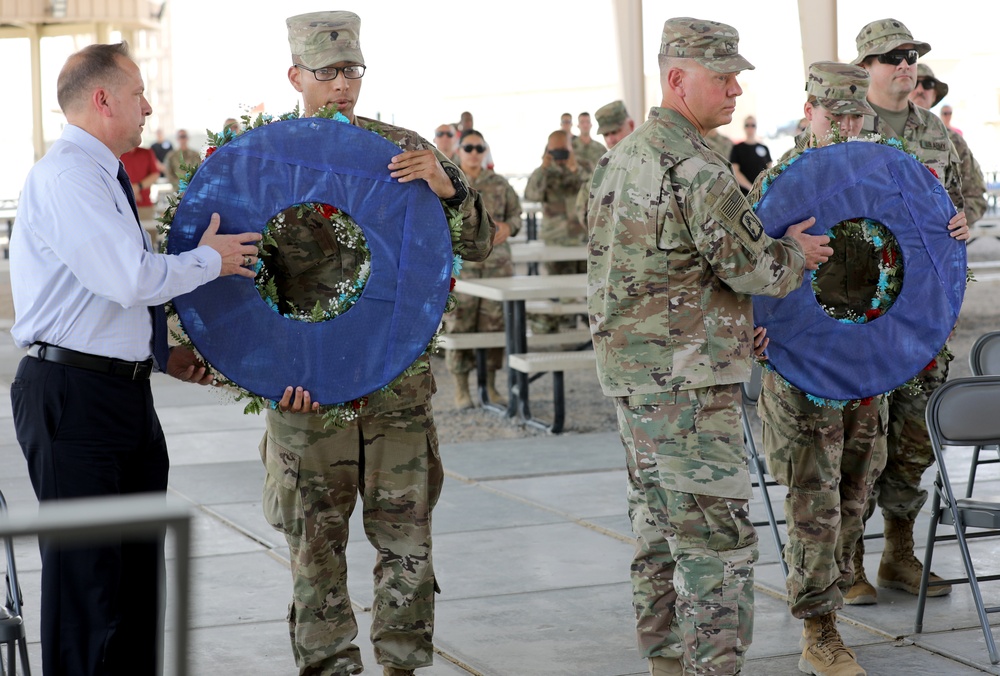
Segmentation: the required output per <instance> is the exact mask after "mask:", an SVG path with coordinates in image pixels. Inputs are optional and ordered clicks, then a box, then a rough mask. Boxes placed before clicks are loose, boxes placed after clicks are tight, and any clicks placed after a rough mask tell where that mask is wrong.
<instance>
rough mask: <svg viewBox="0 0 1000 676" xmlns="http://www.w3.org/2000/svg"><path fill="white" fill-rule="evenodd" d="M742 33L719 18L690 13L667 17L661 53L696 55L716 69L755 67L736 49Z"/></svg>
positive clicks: (732, 71) (706, 66)
mask: <svg viewBox="0 0 1000 676" xmlns="http://www.w3.org/2000/svg"><path fill="white" fill-rule="evenodd" d="M739 43H740V34H739V32H738V31H737V30H736V29H735V28H733V27H732V26H727V25H726V24H724V23H719V22H718V21H705V20H703V19H692V18H690V17H675V18H673V19H667V21H666V23H664V24H663V37H662V38H661V40H660V54H662V55H664V56H676V57H680V58H685V59H694V60H695V61H697V62H698V63H700V64H701V65H703V66H705V68H708V69H709V70H714V71H715V72H716V73H735V72H738V71H741V70H753V65H752V64H751V63H750V62H749V61H747V60H746V59H744V58H743V57H742V56H740V55H739V52H738V51H737V50H738V48H739Z"/></svg>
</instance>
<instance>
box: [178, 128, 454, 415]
mask: <svg viewBox="0 0 1000 676" xmlns="http://www.w3.org/2000/svg"><path fill="white" fill-rule="evenodd" d="M399 153H400V149H399V148H398V147H397V146H396V145H394V144H393V143H391V142H389V141H387V140H385V139H384V138H382V137H381V136H379V135H377V134H375V133H372V132H370V131H366V130H364V129H361V128H358V127H355V126H354V125H351V124H344V123H341V122H334V121H332V120H327V119H323V118H304V119H294V120H284V121H281V122H275V123H273V124H269V125H267V126H263V127H259V128H257V129H253V130H251V131H248V132H246V133H244V134H241V135H239V136H238V137H236V138H235V139H234V140H232V141H230V142H228V143H226V144H225V145H224V146H222V147H220V148H219V149H218V150H217V151H216V152H215V153H213V154H212V155H211V157H209V158H208V159H207V160H206V161H205V162H204V163H203V164H202V166H201V167H199V169H198V171H197V172H196V173H195V175H194V178H193V179H192V181H191V184H190V185H189V186H188V188H187V191H186V192H185V193H184V199H183V200H181V202H180V205H179V206H178V207H177V212H176V214H175V215H174V218H173V222H172V224H171V226H170V237H169V240H168V250H167V252H168V253H171V254H176V253H180V252H183V251H188V250H190V249H193V248H195V247H196V246H197V244H198V241H199V240H200V239H201V236H202V235H203V234H204V232H205V229H206V228H207V226H208V222H209V220H210V218H211V215H212V213H213V212H218V213H219V214H220V215H221V217H222V224H221V227H220V229H219V232H220V233H222V234H236V233H240V232H246V231H261V230H263V229H264V227H265V225H266V224H267V221H268V220H269V219H270V218H271V217H272V216H274V215H275V214H277V213H278V212H280V211H283V210H285V209H287V208H289V207H291V206H293V205H296V204H301V203H309V202H313V203H324V204H330V205H333V206H336V207H337V208H339V209H342V210H343V211H345V212H346V213H348V214H350V215H351V217H352V218H353V219H354V220H355V222H357V224H358V225H359V226H360V227H361V230H362V231H363V232H364V236H365V238H366V240H367V243H368V247H369V249H370V251H371V274H370V276H369V278H368V280H367V283H366V284H365V288H364V291H363V292H362V294H361V297H360V298H359V299H358V301H357V303H355V305H354V306H353V307H351V308H350V309H349V310H348V311H346V312H345V313H343V314H342V315H339V316H337V317H334V318H333V319H330V320H328V321H324V322H318V323H307V322H301V321H296V320H293V319H289V318H286V317H283V316H281V315H280V314H278V313H276V312H275V311H274V310H272V309H271V308H269V307H268V306H267V304H266V303H265V302H264V301H263V300H262V299H261V297H260V294H259V293H258V291H257V288H256V286H255V285H254V282H253V280H251V279H248V278H245V277H240V276H235V275H234V276H229V277H220V278H219V279H216V280H215V281H213V282H211V283H209V284H206V285H204V286H201V287H199V288H198V289H196V290H195V291H193V292H191V293H189V294H186V295H184V296H180V297H178V298H176V299H174V306H175V308H176V309H177V312H178V315H179V316H180V318H181V322H182V323H183V326H184V329H185V331H186V332H187V334H188V336H189V337H190V339H191V342H192V343H193V344H194V345H195V347H197V349H198V351H199V352H200V353H201V354H202V355H203V356H204V357H205V359H206V360H207V361H208V362H209V363H210V364H212V366H214V367H215V368H217V369H218V370H219V371H220V372H221V373H223V374H224V375H225V376H226V377H227V378H229V379H230V380H232V381H233V382H235V383H237V384H238V385H239V386H241V387H243V388H245V389H247V390H249V391H250V392H254V393H256V394H258V395H260V396H263V397H265V398H267V399H271V400H277V399H280V398H281V396H282V394H283V393H284V389H285V387H286V386H288V385H301V386H302V387H304V388H305V389H307V390H308V391H309V392H310V394H311V395H312V399H313V401H318V402H320V403H321V404H338V403H342V402H348V401H352V400H354V399H357V398H359V397H362V396H364V395H367V394H369V393H371V392H375V391H377V390H378V389H380V388H382V387H384V386H385V385H387V384H389V383H390V382H392V381H393V380H394V379H395V378H396V377H397V376H398V375H399V374H401V373H402V372H403V371H404V370H405V369H406V368H407V367H408V366H410V364H412V363H413V361H414V360H416V359H417V358H418V357H419V356H420V355H421V354H423V352H424V350H425V349H426V348H427V344H428V342H429V341H430V340H431V338H433V336H434V334H435V332H436V331H437V328H438V325H439V323H440V321H441V316H442V314H443V312H444V307H445V303H446V301H447V298H448V290H449V283H450V279H451V271H452V244H451V235H450V232H449V229H448V222H447V220H446V218H445V215H444V211H443V210H442V207H441V202H440V200H439V199H438V198H437V196H435V195H434V193H433V192H431V190H430V188H428V187H427V184H426V183H425V182H424V181H413V182H410V183H399V182H397V181H396V179H394V178H391V177H390V176H389V170H388V169H387V166H388V164H389V162H390V159H391V158H392V157H393V156H395V155H398V154H399Z"/></svg>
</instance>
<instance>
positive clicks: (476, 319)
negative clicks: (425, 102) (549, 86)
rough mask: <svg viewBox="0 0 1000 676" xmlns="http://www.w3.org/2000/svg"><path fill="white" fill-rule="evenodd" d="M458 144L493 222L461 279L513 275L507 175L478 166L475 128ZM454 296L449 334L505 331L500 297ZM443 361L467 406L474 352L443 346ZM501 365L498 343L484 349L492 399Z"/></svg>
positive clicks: (511, 194)
mask: <svg viewBox="0 0 1000 676" xmlns="http://www.w3.org/2000/svg"><path fill="white" fill-rule="evenodd" d="M458 148H459V153H458V156H459V159H460V161H461V164H460V166H461V168H462V171H463V172H464V173H465V176H466V177H467V178H468V179H469V186H471V187H473V188H475V189H476V192H478V193H479V195H480V196H481V197H482V198H483V205H484V206H485V207H486V210H487V211H488V212H489V213H490V215H491V216H493V220H494V221H495V222H496V225H497V230H496V234H495V235H494V236H493V253H492V254H490V256H489V258H487V259H486V260H484V261H466V262H465V263H464V264H463V265H462V278H463V279H466V278H472V279H485V278H488V277H510V276H512V275H513V274H514V264H513V262H512V261H511V257H510V245H509V244H508V243H507V238H509V237H511V236H513V235H516V234H517V233H518V231H519V230H520V229H521V201H520V200H519V199H518V197H517V193H516V192H515V191H514V188H512V187H511V185H510V183H508V182H507V179H505V178H504V177H503V176H500V175H499V174H495V173H493V171H492V170H490V169H484V168H483V157H484V156H485V154H486V151H487V150H488V147H487V145H486V141H485V140H483V135H482V134H480V133H479V132H478V131H476V130H475V129H466V130H465V131H464V132H462V139H461V142H460V143H459V146H458ZM455 297H456V298H457V299H458V306H457V307H456V308H455V310H454V311H453V312H452V313H451V314H449V315H448V316H447V318H446V319H445V329H446V330H447V332H448V333H474V332H476V331H503V330H504V320H503V306H502V305H501V303H500V302H498V301H493V300H484V299H482V298H476V297H475V296H467V295H465V294H456V296H455ZM445 363H446V364H447V366H448V371H449V372H450V373H451V374H452V375H454V376H455V386H456V387H455V405H456V406H457V407H458V408H471V407H472V406H473V402H472V397H471V396H470V395H469V373H470V372H471V371H472V370H473V368H475V365H476V359H475V353H474V351H473V350H448V351H447V352H446V353H445ZM503 365H504V351H503V348H492V349H490V350H487V352H486V394H487V396H488V397H489V399H490V401H492V402H494V403H496V402H500V401H502V397H501V396H500V393H499V392H497V390H496V375H497V371H499V370H500V369H502V368H503Z"/></svg>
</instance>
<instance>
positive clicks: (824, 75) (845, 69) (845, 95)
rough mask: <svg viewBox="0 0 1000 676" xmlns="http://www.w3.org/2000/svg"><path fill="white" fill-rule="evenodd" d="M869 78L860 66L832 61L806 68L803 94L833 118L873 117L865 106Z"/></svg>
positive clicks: (869, 107)
mask: <svg viewBox="0 0 1000 676" xmlns="http://www.w3.org/2000/svg"><path fill="white" fill-rule="evenodd" d="M870 79H871V76H870V75H869V74H868V71H867V70H865V69H864V68H861V67H860V66H852V65H850V64H847V63H834V62H833V61H817V62H816V63H813V64H810V65H809V78H808V79H807V80H806V92H807V93H809V94H812V95H813V96H815V97H816V99H817V103H818V104H819V105H821V106H822V107H823V108H826V109H827V110H829V111H830V112H831V113H833V114H834V115H874V114H875V111H874V110H872V107H871V106H869V105H868V101H866V100H865V99H866V97H867V96H868V81H869V80H870Z"/></svg>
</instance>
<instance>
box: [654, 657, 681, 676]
mask: <svg viewBox="0 0 1000 676" xmlns="http://www.w3.org/2000/svg"><path fill="white" fill-rule="evenodd" d="M683 674H684V667H682V666H681V661H680V660H679V659H677V658H676V657H650V658H649V675H650V676H683Z"/></svg>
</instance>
